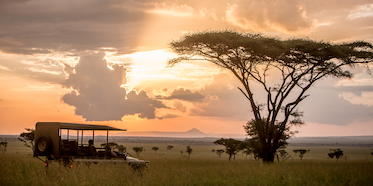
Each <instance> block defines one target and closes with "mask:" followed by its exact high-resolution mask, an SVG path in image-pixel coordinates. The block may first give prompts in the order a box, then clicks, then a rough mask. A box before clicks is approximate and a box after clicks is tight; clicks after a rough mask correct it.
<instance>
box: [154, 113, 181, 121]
mask: <svg viewBox="0 0 373 186" xmlns="http://www.w3.org/2000/svg"><path fill="white" fill-rule="evenodd" d="M178 117H180V116H178V115H174V114H166V115H164V116H162V117H157V118H158V119H159V120H163V119H173V118H178Z"/></svg>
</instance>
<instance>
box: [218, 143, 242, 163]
mask: <svg viewBox="0 0 373 186" xmlns="http://www.w3.org/2000/svg"><path fill="white" fill-rule="evenodd" d="M214 143H215V144H217V145H224V146H225V153H227V154H228V155H229V161H231V158H232V155H233V156H234V159H236V158H235V156H236V154H237V153H238V152H239V151H240V150H243V149H244V146H243V143H244V142H242V141H239V140H235V139H232V138H229V139H224V138H221V139H218V140H216V141H214Z"/></svg>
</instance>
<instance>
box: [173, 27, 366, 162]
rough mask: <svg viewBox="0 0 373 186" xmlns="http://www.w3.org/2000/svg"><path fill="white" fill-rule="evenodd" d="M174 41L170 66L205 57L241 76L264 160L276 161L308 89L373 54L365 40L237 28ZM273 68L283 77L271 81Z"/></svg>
mask: <svg viewBox="0 0 373 186" xmlns="http://www.w3.org/2000/svg"><path fill="white" fill-rule="evenodd" d="M170 45H171V48H172V49H173V51H174V52H175V53H177V54H178V55H179V56H178V57H177V58H174V59H171V60H169V62H168V64H169V65H170V66H173V65H175V64H177V63H180V62H182V61H190V60H204V61H207V62H211V63H213V64H216V65H217V66H219V67H222V68H225V69H228V71H230V72H231V73H232V74H234V76H235V77H237V79H238V80H239V81H240V82H241V85H242V87H238V89H239V90H240V91H241V92H242V93H243V94H244V96H245V97H246V98H247V100H248V101H249V103H250V106H251V110H252V113H253V115H254V116H253V121H252V122H254V124H255V130H256V133H255V134H252V135H254V136H252V137H256V138H257V142H258V143H260V144H259V145H258V148H260V149H256V150H257V151H260V154H261V158H262V159H263V161H264V162H273V160H274V155H275V152H276V150H277V149H278V148H279V147H280V146H281V139H282V138H283V137H284V136H288V135H291V133H287V129H289V127H291V126H293V125H300V124H303V121H302V120H301V118H300V117H301V116H302V112H299V111H298V110H297V106H298V104H299V103H300V102H301V101H303V100H304V99H305V98H306V97H308V95H307V91H308V89H309V88H310V87H311V86H312V85H314V83H315V82H317V81H319V80H321V79H324V78H326V77H337V78H351V77H352V73H351V72H350V71H348V69H347V68H351V67H354V66H355V65H356V64H363V65H366V66H367V67H368V63H370V62H372V56H373V54H372V51H373V46H372V45H371V44H370V43H367V42H362V41H358V42H352V43H343V44H331V43H326V42H316V41H313V40H310V39H296V38H295V39H294V38H293V39H288V40H281V39H278V38H272V37H265V36H263V35H260V34H243V33H238V32H234V31H209V32H199V33H192V34H188V35H186V36H184V37H182V38H181V39H180V40H178V41H174V42H172V43H171V44H170ZM368 70H369V68H368ZM269 74H271V75H278V78H277V79H278V81H277V82H269V81H268V75H269ZM255 83H256V84H259V85H261V87H262V90H263V91H264V92H265V94H260V95H263V96H264V98H265V99H266V101H265V103H264V104H263V103H259V102H257V101H258V97H254V94H253V85H254V84H255ZM290 95H293V96H290ZM286 133H287V134H286ZM249 135H250V134H249ZM254 150H255V149H254Z"/></svg>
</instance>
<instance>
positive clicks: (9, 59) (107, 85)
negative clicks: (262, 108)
mask: <svg viewBox="0 0 373 186" xmlns="http://www.w3.org/2000/svg"><path fill="white" fill-rule="evenodd" d="M223 29H229V30H236V31H239V32H250V33H263V34H264V35H267V36H278V37H280V38H283V39H286V38H292V37H296V38H297V37H308V38H310V39H314V40H318V41H327V42H331V43H341V42H349V41H356V40H363V41H367V42H371V43H373V3H372V0H354V1H352V0H338V1H337V0H327V1H325V0H204V1H201V0H190V1H186V0H169V1H161V0H159V1H157V0H105V1H102V0H79V1H77V0H0V88H1V91H0V134H19V133H21V132H23V131H24V128H34V127H35V123H36V122H41V121H44V122H46V121H59V122H71V123H89V124H106V125H110V126H113V127H118V128H124V129H127V130H128V131H133V132H135V131H170V132H176V131H187V130H190V129H192V128H197V129H199V130H201V131H202V132H205V133H215V134H242V137H245V134H244V130H243V125H244V124H245V123H246V122H247V121H248V120H250V119H251V118H252V114H251V111H250V107H249V103H248V100H246V98H245V97H244V95H242V93H241V92H240V91H239V90H238V89H237V87H238V86H240V83H239V82H238V81H237V80H236V79H235V78H234V77H233V76H232V75H231V74H230V73H228V72H227V71H225V70H224V69H222V68H218V67H216V66H214V65H212V64H209V63H207V62H203V61H199V62H185V63H180V64H178V65H176V66H174V67H172V68H171V67H167V60H168V59H171V58H173V57H176V54H174V53H172V52H171V51H170V48H169V43H170V42H172V41H173V40H178V39H180V38H181V37H182V36H183V35H185V34H187V33H191V32H196V31H209V30H223ZM372 67H373V66H372ZM352 71H353V72H354V73H355V76H354V78H353V79H326V80H324V81H322V82H318V83H316V84H315V85H314V86H313V87H312V89H311V90H310V91H309V94H310V96H309V97H308V98H307V99H306V100H305V101H303V102H302V103H301V104H300V106H299V109H300V110H302V111H304V118H303V120H304V121H305V123H306V124H305V125H304V126H303V127H301V128H298V130H299V131H300V133H299V134H298V135H297V136H343V135H373V76H371V75H368V74H367V73H366V70H365V69H364V68H363V67H356V68H355V69H353V70H352ZM254 93H255V90H254ZM258 96H259V95H258Z"/></svg>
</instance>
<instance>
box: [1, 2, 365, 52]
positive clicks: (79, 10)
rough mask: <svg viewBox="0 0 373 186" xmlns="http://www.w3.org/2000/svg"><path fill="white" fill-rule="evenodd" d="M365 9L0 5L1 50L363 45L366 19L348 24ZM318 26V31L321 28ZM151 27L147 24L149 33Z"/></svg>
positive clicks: (344, 5) (349, 5)
mask: <svg viewBox="0 0 373 186" xmlns="http://www.w3.org/2000/svg"><path fill="white" fill-rule="evenodd" d="M367 4H371V1H369V0H359V1H348V0H343V1H321V0H316V1H310V0H230V1H214V0H206V1H199V0H190V1H184V0H142V1H136V0H123V1H121V0H105V1H101V0H79V1H73V0H64V1H51V0H14V1H13V0H3V1H0V25H1V29H0V50H1V51H3V52H7V53H20V54H35V53H53V52H55V51H69V52H73V53H78V52H79V51H85V50H100V49H102V48H112V49H113V50H114V51H116V52H118V53H128V52H133V51H134V50H136V49H137V48H139V47H144V46H148V45H149V46H150V47H155V46H156V47H158V46H162V47H164V46H165V45H166V43H167V42H169V41H170V40H171V39H175V38H177V37H180V36H181V31H194V30H205V29H222V28H232V29H236V28H238V29H239V30H242V31H254V32H258V31H261V32H274V31H275V32H277V33H287V34H295V33H300V34H302V33H304V31H311V32H310V34H311V36H312V37H315V38H317V39H328V40H330V39H329V38H328V36H329V35H328V33H329V32H330V31H336V30H335V29H333V28H336V29H337V32H333V34H334V33H338V34H336V36H334V37H332V38H331V40H338V39H346V38H347V39H348V38H350V37H352V36H351V33H355V35H356V33H357V35H359V36H360V37H358V39H365V38H366V37H371V28H366V27H370V25H371V24H370V22H371V17H372V16H368V18H365V19H364V20H363V18H361V17H359V16H357V18H356V15H355V16H353V17H354V18H356V19H353V20H347V19H348V16H349V14H351V13H352V12H353V11H354V10H357V9H356V8H358V6H363V5H367ZM318 23H320V24H324V26H323V27H321V28H320V29H319V27H318V26H317V24H318ZM350 24H353V25H350ZM149 25H153V27H150V28H151V31H149V27H147V26H149ZM346 25H349V26H347V27H346ZM165 33H166V34H165ZM276 35H278V34H276ZM159 36H162V37H159ZM142 39H144V40H145V41H142V42H140V41H139V40H142ZM353 39H354V38H353ZM163 42H164V44H163ZM140 43H141V44H140ZM162 44H163V45H162ZM139 45H144V46H139ZM154 45H155V46H154Z"/></svg>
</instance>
